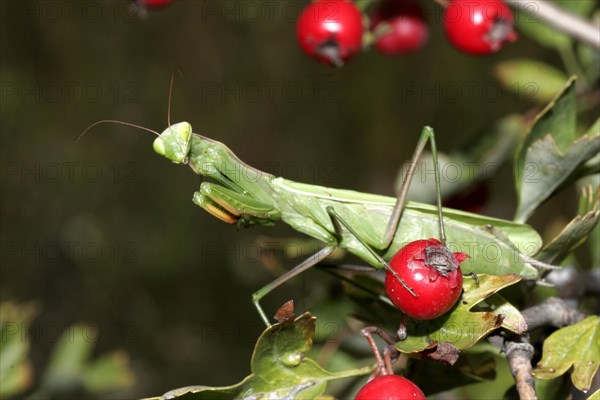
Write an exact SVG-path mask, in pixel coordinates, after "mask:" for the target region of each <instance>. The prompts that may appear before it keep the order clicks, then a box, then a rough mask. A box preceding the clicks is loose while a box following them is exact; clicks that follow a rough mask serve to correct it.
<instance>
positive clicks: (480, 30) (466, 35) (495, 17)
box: [444, 0, 517, 55]
mask: <svg viewBox="0 0 600 400" xmlns="http://www.w3.org/2000/svg"><path fill="white" fill-rule="evenodd" d="M444 30H445V31H446V36H447V37H448V40H449V41H450V43H452V45H454V46H455V47H456V48H457V49H459V50H461V51H464V52H466V53H470V54H476V55H485V54H491V53H495V52H497V51H498V50H500V49H501V48H502V47H503V46H504V45H505V44H506V43H508V42H514V41H515V40H516V39H517V33H516V32H515V31H514V28H513V13H512V11H511V10H510V8H508V6H507V5H506V4H505V3H504V1H503V0H476V1H473V0H452V1H451V2H450V4H448V7H446V10H445V11H444Z"/></svg>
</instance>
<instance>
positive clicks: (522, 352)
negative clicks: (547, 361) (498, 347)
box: [503, 336, 537, 400]
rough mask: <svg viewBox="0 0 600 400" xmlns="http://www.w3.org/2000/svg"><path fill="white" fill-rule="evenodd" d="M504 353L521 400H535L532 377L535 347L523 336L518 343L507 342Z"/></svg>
mask: <svg viewBox="0 0 600 400" xmlns="http://www.w3.org/2000/svg"><path fill="white" fill-rule="evenodd" d="M503 349H504V352H505V353H506V358H507V360H508V365H509V367H510V371H511V373H512V375H513V377H514V378H515V385H516V387H517V392H518V393H519V398H520V399H521V400H535V399H537V395H536V394H535V387H534V381H533V377H532V375H531V371H532V366H531V359H532V358H533V352H534V349H533V346H532V345H531V344H530V343H529V340H528V338H527V337H526V336H521V337H520V338H519V340H518V341H506V342H505V343H504V347H503Z"/></svg>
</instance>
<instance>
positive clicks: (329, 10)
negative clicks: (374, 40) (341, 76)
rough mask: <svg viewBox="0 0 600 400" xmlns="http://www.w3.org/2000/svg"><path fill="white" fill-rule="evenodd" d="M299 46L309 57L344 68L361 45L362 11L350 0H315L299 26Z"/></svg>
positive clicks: (308, 7) (297, 33)
mask: <svg viewBox="0 0 600 400" xmlns="http://www.w3.org/2000/svg"><path fill="white" fill-rule="evenodd" d="M296 35H297V36H298V41H299V42H300V47H302V50H304V52H306V54H308V55H309V56H311V57H313V58H315V59H317V60H319V61H321V62H323V63H325V64H330V65H335V66H337V67H341V66H342V65H344V63H345V62H346V61H348V60H349V59H351V58H352V57H354V56H355V55H356V54H357V53H358V52H359V51H360V50H361V47H362V36H363V26H362V14H361V13H360V11H359V10H358V8H357V7H356V5H354V3H353V2H351V1H350V0H316V1H314V2H312V3H311V4H309V5H308V6H307V7H306V8H305V9H304V10H303V11H302V14H301V15H300V19H299V20H298V25H297V26H296Z"/></svg>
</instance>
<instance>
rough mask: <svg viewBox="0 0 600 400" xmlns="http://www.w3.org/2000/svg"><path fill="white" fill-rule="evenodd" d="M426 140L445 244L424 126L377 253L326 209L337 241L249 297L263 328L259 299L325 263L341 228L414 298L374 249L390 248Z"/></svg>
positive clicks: (429, 135)
mask: <svg viewBox="0 0 600 400" xmlns="http://www.w3.org/2000/svg"><path fill="white" fill-rule="evenodd" d="M428 140H431V152H432V155H433V159H434V160H435V162H434V171H435V182H436V190H437V203H438V204H437V205H438V210H439V211H438V213H439V214H438V218H439V233H440V241H441V242H442V243H445V241H446V235H445V232H444V226H443V220H442V208H441V203H442V199H441V194H440V193H441V191H440V174H439V167H438V163H437V149H436V145H435V137H434V133H433V129H431V128H430V127H425V128H424V129H423V131H422V133H421V136H420V138H419V142H418V143H417V147H416V148H415V152H414V154H413V156H412V159H411V161H410V164H409V168H408V171H407V174H406V175H405V177H404V181H403V182H402V186H401V188H400V192H399V193H398V196H397V197H396V202H395V204H394V208H393V211H392V214H391V216H390V219H389V221H388V224H387V228H386V231H385V234H384V237H383V238H382V242H381V246H380V248H379V249H377V250H376V249H374V248H372V247H371V246H370V245H369V244H367V243H366V242H365V240H363V239H362V238H361V237H360V235H359V234H358V233H357V232H356V230H355V229H354V228H353V227H352V226H351V224H349V223H348V222H346V221H345V220H344V218H342V217H341V216H340V215H339V213H338V212H337V211H336V210H335V209H334V208H333V207H331V206H329V207H327V209H326V211H327V214H328V215H329V218H330V219H331V223H332V225H333V227H334V231H335V236H336V239H337V242H336V243H331V244H328V245H326V246H325V247H324V248H323V249H321V250H319V251H318V252H317V253H315V254H313V255H312V256H310V257H309V258H307V259H306V260H304V261H303V262H302V263H300V264H299V265H297V266H296V267H294V268H293V269H291V270H290V271H288V272H287V273H285V274H283V275H282V276H280V277H279V278H277V279H276V280H274V281H273V282H271V283H269V284H268V285H266V286H264V287H263V288H261V289H260V290H258V291H257V292H255V293H254V294H253V295H252V302H253V303H254V306H255V307H256V309H257V310H258V313H259V314H260V316H261V317H262V319H263V320H264V321H265V323H266V324H267V326H269V325H270V322H269V319H268V318H267V316H266V314H265V312H264V311H263V309H262V307H261V306H260V304H259V302H260V300H261V299H262V298H263V297H264V296H266V295H267V294H268V293H270V292H271V291H272V290H273V289H275V288H276V287H278V286H280V285H281V284H283V283H285V282H286V281H288V280H289V279H291V278H293V277H295V276H296V275H298V274H300V273H302V272H304V271H306V270H307V269H309V268H311V267H313V266H315V265H316V264H318V263H320V262H322V261H323V260H325V259H326V258H327V257H328V256H329V255H330V254H331V253H333V252H334V251H335V249H336V248H337V247H338V246H339V243H340V242H341V240H342V233H343V229H345V230H347V231H348V232H349V233H350V235H352V236H354V238H356V240H358V242H359V243H361V244H362V245H363V246H364V247H365V249H366V250H367V251H368V252H369V253H371V255H372V256H373V258H374V259H376V260H377V261H378V262H379V265H380V266H382V267H383V268H384V269H386V270H387V271H389V272H390V273H392V274H393V275H394V276H395V277H396V279H398V281H399V282H400V283H401V284H402V286H403V287H404V288H405V289H406V290H408V291H409V292H410V293H411V294H412V295H413V296H415V297H417V295H416V294H415V292H414V291H413V290H412V288H411V287H410V286H408V285H407V284H406V283H405V282H404V281H403V280H402V279H401V278H400V277H399V276H398V275H397V273H396V272H395V271H394V270H393V269H392V268H391V267H390V266H389V265H388V263H387V262H386V261H385V260H384V259H383V258H382V257H381V255H380V254H379V252H378V250H386V249H387V248H388V247H389V246H390V244H391V243H392V241H393V239H394V235H395V234H396V230H397V229H398V225H399V223H400V219H401V218H402V211H403V209H404V204H405V202H406V196H407V194H408V189H409V187H410V183H411V181H412V178H413V176H414V173H415V170H416V166H417V162H418V160H419V158H420V156H421V154H422V153H423V150H424V149H425V146H426V144H427V141H428Z"/></svg>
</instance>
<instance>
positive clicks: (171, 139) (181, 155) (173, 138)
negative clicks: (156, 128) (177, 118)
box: [153, 122, 192, 164]
mask: <svg viewBox="0 0 600 400" xmlns="http://www.w3.org/2000/svg"><path fill="white" fill-rule="evenodd" d="M191 138H192V125H190V124H189V123H188V122H179V123H177V124H173V125H171V126H169V127H168V128H167V129H165V130H164V131H163V132H162V133H161V134H160V136H159V137H157V138H156V139H155V140H154V144H153V147H154V151H155V152H157V153H158V154H160V155H161V156H163V157H166V158H168V159H169V160H171V161H173V162H174V163H176V164H185V163H187V162H188V155H189V153H190V146H191Z"/></svg>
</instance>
